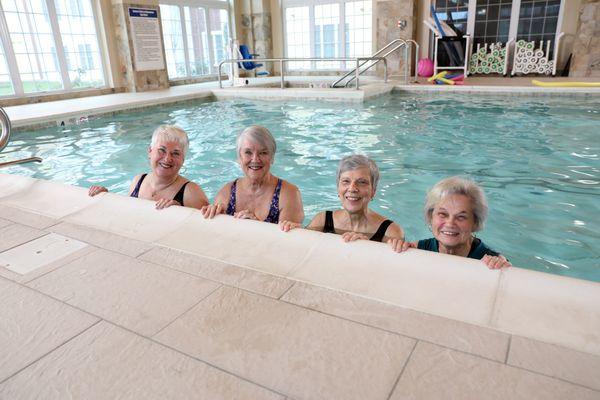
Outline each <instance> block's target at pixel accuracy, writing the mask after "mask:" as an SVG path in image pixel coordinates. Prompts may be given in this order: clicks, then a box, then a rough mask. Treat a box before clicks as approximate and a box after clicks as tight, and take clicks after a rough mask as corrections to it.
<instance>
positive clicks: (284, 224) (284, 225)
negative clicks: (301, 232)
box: [279, 221, 302, 232]
mask: <svg viewBox="0 0 600 400" xmlns="http://www.w3.org/2000/svg"><path fill="white" fill-rule="evenodd" d="M301 227H302V224H299V223H297V222H294V221H280V222H279V228H280V229H281V230H282V231H284V232H289V231H291V230H292V229H296V228H301Z"/></svg>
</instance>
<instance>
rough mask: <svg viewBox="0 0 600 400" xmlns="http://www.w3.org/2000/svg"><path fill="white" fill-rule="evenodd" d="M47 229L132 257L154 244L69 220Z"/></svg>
mask: <svg viewBox="0 0 600 400" xmlns="http://www.w3.org/2000/svg"><path fill="white" fill-rule="evenodd" d="M47 230H49V231H50V232H56V233H60V234H61V235H64V236H68V237H71V238H74V239H78V240H81V241H83V242H86V243H90V244H93V245H94V246H98V247H100V248H103V249H106V250H111V251H114V252H117V253H121V254H124V255H126V256H131V257H137V256H139V255H140V254H142V253H145V252H146V251H148V250H150V249H151V248H152V245H151V244H148V243H146V242H141V241H139V240H134V239H129V238H126V237H124V236H120V235H116V234H114V233H108V232H104V231H101V230H98V229H94V228H88V227H85V226H80V225H75V224H71V223H69V222H61V223H60V224H57V225H55V226H52V227H50V228H48V229H47Z"/></svg>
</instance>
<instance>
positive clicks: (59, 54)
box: [0, 0, 111, 98]
mask: <svg viewBox="0 0 600 400" xmlns="http://www.w3.org/2000/svg"><path fill="white" fill-rule="evenodd" d="M43 1H44V2H45V4H46V8H47V10H48V19H49V20H50V26H51V29H52V37H53V40H54V47H55V50H56V58H57V61H58V67H59V68H58V69H59V71H57V72H58V73H59V74H60V77H61V79H62V89H57V90H40V91H36V92H28V93H25V89H24V86H23V81H22V80H21V75H20V72H19V67H18V64H17V58H16V55H15V52H14V48H13V45H12V40H11V37H10V33H9V30H8V22H7V21H6V13H5V12H4V8H3V6H2V3H1V2H0V42H1V43H0V45H2V46H3V50H4V54H5V57H6V63H7V66H8V72H9V76H10V80H11V82H12V85H13V91H14V93H13V94H9V95H4V96H3V95H0V98H14V97H17V98H18V97H35V96H43V95H46V94H63V93H72V92H80V91H86V90H94V89H105V88H107V87H109V82H110V81H111V77H110V74H109V71H108V63H107V60H106V54H107V49H106V41H105V40H104V38H103V32H104V31H103V30H102V29H100V28H101V21H100V18H101V16H102V14H101V12H100V8H99V5H98V4H97V0H90V7H91V10H92V17H93V20H94V29H95V31H96V40H97V41H98V49H99V56H100V61H101V70H102V75H103V80H104V85H102V86H94V87H84V88H73V84H72V82H71V79H70V77H69V71H68V68H67V59H66V56H65V52H64V47H63V43H62V35H61V32H60V26H59V23H58V15H57V12H56V4H55V2H54V0H43Z"/></svg>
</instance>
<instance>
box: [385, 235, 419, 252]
mask: <svg viewBox="0 0 600 400" xmlns="http://www.w3.org/2000/svg"><path fill="white" fill-rule="evenodd" d="M387 243H388V244H389V245H390V247H391V248H392V250H393V251H395V252H396V253H402V252H403V251H406V250H408V249H415V248H416V247H417V244H416V243H413V242H405V241H404V240H402V239H397V238H394V239H390V240H388V241H387Z"/></svg>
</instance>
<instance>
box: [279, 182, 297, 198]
mask: <svg viewBox="0 0 600 400" xmlns="http://www.w3.org/2000/svg"><path fill="white" fill-rule="evenodd" d="M281 193H282V194H284V193H285V194H286V195H297V194H300V189H298V186H296V185H294V184H293V183H290V182H288V181H286V180H284V179H282V180H281Z"/></svg>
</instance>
